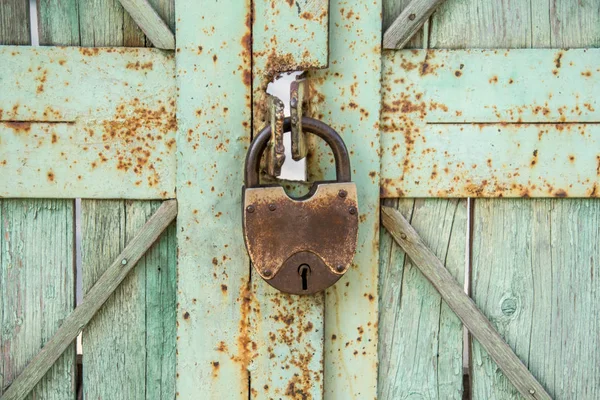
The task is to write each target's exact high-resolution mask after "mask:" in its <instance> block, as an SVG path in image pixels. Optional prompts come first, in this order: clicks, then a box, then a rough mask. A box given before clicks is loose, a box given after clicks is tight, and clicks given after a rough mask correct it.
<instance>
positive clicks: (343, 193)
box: [338, 189, 348, 199]
mask: <svg viewBox="0 0 600 400" xmlns="http://www.w3.org/2000/svg"><path fill="white" fill-rule="evenodd" d="M338 196H340V197H341V198H342V199H343V198H345V197H346V196H348V192H346V191H345V190H344V189H342V190H340V191H339V192H338Z"/></svg>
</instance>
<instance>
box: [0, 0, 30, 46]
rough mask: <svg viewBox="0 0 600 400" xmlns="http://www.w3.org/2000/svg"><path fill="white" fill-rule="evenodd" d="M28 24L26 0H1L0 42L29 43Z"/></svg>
mask: <svg viewBox="0 0 600 400" xmlns="http://www.w3.org/2000/svg"><path fill="white" fill-rule="evenodd" d="M29 26H30V25H29V1H28V0H3V1H2V4H1V6H0V44H3V45H8V44H14V45H27V44H30V43H31V34H30V31H29Z"/></svg>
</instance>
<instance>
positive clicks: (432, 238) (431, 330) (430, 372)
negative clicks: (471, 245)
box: [378, 199, 467, 400]
mask: <svg viewBox="0 0 600 400" xmlns="http://www.w3.org/2000/svg"><path fill="white" fill-rule="evenodd" d="M385 204H386V205H389V206H394V207H396V208H398V209H399V210H400V211H401V212H402V214H403V215H404V216H405V217H406V218H408V220H409V221H410V223H411V225H412V226H413V227H414V228H415V229H416V230H417V231H418V232H419V234H420V235H421V237H422V238H423V239H424V240H425V241H426V244H427V245H428V246H429V247H430V248H431V249H432V250H433V252H434V253H435V254H436V255H437V256H438V257H439V259H440V260H443V261H444V263H445V265H446V268H448V270H449V271H450V272H451V273H452V275H453V276H454V277H455V278H456V279H457V280H458V281H459V282H461V283H462V282H463V280H464V273H465V239H466V237H467V236H466V234H467V207H466V201H465V200H444V199H435V200H426V199H419V200H410V199H405V200H400V201H398V200H392V199H389V200H386V203H385ZM380 246H381V247H380V257H381V259H380V277H379V282H380V287H379V343H380V344H379V346H380V348H379V377H378V387H379V390H378V395H379V399H404V398H411V397H415V398H427V399H457V400H460V399H462V396H463V379H462V374H463V369H462V353H463V337H462V335H463V328H462V323H461V322H460V320H459V319H458V317H457V316H456V315H455V314H454V313H453V312H452V310H450V308H449V307H448V306H447V305H446V303H445V302H443V301H442V299H441V297H440V295H439V293H438V292H437V291H436V290H435V288H434V287H433V286H432V285H431V284H430V283H429V282H428V281H427V279H426V278H425V277H424V276H423V274H422V273H421V272H420V271H419V270H418V268H417V267H415V266H414V265H413V264H412V262H411V260H410V259H409V258H407V257H406V255H405V253H404V252H403V251H402V249H401V248H400V247H399V246H398V245H397V244H396V243H395V242H394V239H393V238H392V237H391V236H390V235H389V234H388V233H387V231H386V230H385V229H382V232H381V243H380Z"/></svg>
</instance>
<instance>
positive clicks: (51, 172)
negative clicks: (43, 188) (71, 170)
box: [46, 170, 54, 182]
mask: <svg viewBox="0 0 600 400" xmlns="http://www.w3.org/2000/svg"><path fill="white" fill-rule="evenodd" d="M46 177H47V178H48V182H54V172H53V171H52V170H50V171H48V172H47V173H46Z"/></svg>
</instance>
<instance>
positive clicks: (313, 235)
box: [242, 117, 358, 294]
mask: <svg viewBox="0 0 600 400" xmlns="http://www.w3.org/2000/svg"><path fill="white" fill-rule="evenodd" d="M290 128H291V123H290V118H286V119H285V121H284V132H289V130H290ZM302 128H303V130H304V131H305V132H310V133H313V134H315V135H317V136H319V137H321V138H322V139H324V140H325V142H327V144H328V145H329V147H330V148H331V151H332V153H333V156H334V158H335V163H336V175H337V179H336V181H326V182H314V183H313V185H312V187H311V189H310V191H309V193H308V194H306V195H305V196H303V197H301V198H296V199H294V198H291V197H289V196H288V195H287V193H286V192H285V190H284V189H283V187H281V186H273V185H270V186H267V185H260V182H259V174H260V171H259V167H260V159H261V156H262V154H263V152H264V150H265V148H266V146H267V143H268V141H269V137H270V136H271V127H270V125H269V126H267V127H266V128H264V129H263V130H262V131H261V132H260V133H259V134H258V136H256V138H255V139H254V140H253V141H252V143H251V145H250V148H249V149H248V154H247V155H246V169H245V176H244V181H245V186H244V188H243V204H244V209H243V210H242V211H243V227H244V239H245V241H246V248H247V250H248V254H249V255H250V260H251V261H252V264H253V265H254V268H255V269H256V271H257V272H258V274H259V275H260V276H261V277H262V278H263V279H264V280H265V281H267V282H268V283H269V284H270V285H271V286H273V287H274V288H276V289H278V290H280V291H282V292H286V293H292V294H314V293H317V292H320V291H322V290H325V289H326V288H328V287H330V286H331V285H333V284H334V283H335V282H337V281H338V279H340V278H341V277H342V275H344V273H345V272H346V271H347V270H348V268H349V267H350V265H351V263H352V259H353V258H354V252H355V251H356V241H357V236H358V202H357V193H356V185H355V184H354V183H352V182H351V171H350V158H349V156H348V150H347V149H346V145H345V144H344V142H343V140H342V138H341V137H340V136H339V135H338V134H337V132H336V131H334V130H333V129H332V128H331V127H329V126H327V125H326V124H324V123H322V122H320V121H317V120H315V119H312V118H308V117H302Z"/></svg>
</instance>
